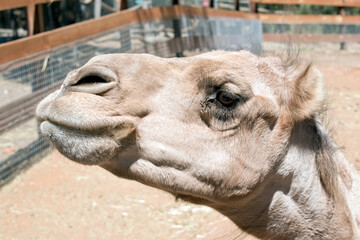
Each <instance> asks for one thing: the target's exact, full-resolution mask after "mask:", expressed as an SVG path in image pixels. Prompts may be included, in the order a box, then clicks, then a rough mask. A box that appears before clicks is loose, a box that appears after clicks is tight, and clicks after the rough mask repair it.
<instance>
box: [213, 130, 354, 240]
mask: <svg viewBox="0 0 360 240" xmlns="http://www.w3.org/2000/svg"><path fill="white" fill-rule="evenodd" d="M314 134H321V135H322V136H321V137H322V141H326V143H325V144H324V142H323V143H321V144H322V145H321V146H323V147H329V149H319V145H318V144H319V141H318V139H317V136H313V135H314ZM289 143H290V144H289V146H288V151H287V154H286V156H285V158H284V159H283V160H282V162H281V163H280V164H279V166H278V168H277V169H276V170H274V172H272V173H270V174H269V176H268V177H267V178H266V179H265V180H264V183H266V184H262V185H261V186H260V187H259V189H257V190H256V192H254V194H253V196H251V197H249V199H248V201H243V203H244V204H243V205H242V206H241V207H239V206H238V207H239V208H238V209H241V210H239V211H236V210H235V208H236V206H233V209H232V210H229V209H225V210H224V209H222V210H221V209H220V211H221V212H223V213H224V214H225V215H226V214H227V215H228V216H229V214H228V213H231V214H230V216H229V218H230V219H232V220H233V221H234V222H235V223H236V224H237V225H238V226H239V227H240V228H241V229H242V230H244V231H246V232H249V233H251V234H253V235H255V236H257V237H259V238H261V239H295V238H296V239H358V237H359V229H358V225H357V222H358V221H359V220H358V219H359V214H360V211H359V209H354V207H355V206H356V204H355V203H356V201H357V200H356V199H359V197H360V196H359V193H360V191H359V186H358V180H357V174H356V172H355V171H354V169H353V168H352V167H351V166H350V164H349V163H348V162H347V160H346V159H345V158H344V157H343V155H342V154H341V152H340V151H339V150H336V149H337V148H336V146H335V145H334V143H333V142H332V140H331V139H330V137H329V136H328V134H327V133H326V132H324V129H323V128H322V126H319V127H318V128H317V131H313V129H311V128H309V127H308V126H306V125H298V126H296V127H295V128H294V130H293V132H292V134H291V137H290V141H289ZM334 149H335V150H334ZM319 151H321V153H319ZM329 151H331V156H327V155H326V156H322V155H321V154H323V153H325V154H330V153H329ZM321 157H324V159H319V158H321ZM330 158H331V159H330ZM320 161H332V162H331V163H329V162H320ZM321 164H322V165H321ZM334 164H335V165H334ZM320 168H335V169H320ZM321 171H323V172H321ZM326 171H328V172H326ZM328 173H330V174H335V173H336V174H337V175H336V176H335V177H336V181H335V180H331V178H329V177H328V176H322V175H324V174H328ZM323 181H331V182H327V183H324V182H323ZM326 184H328V185H326ZM329 184H336V185H337V187H336V186H329ZM353 206H354V207H353ZM339 226H341V227H340V228H339Z"/></svg>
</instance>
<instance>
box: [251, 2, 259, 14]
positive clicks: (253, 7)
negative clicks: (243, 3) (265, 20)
mask: <svg viewBox="0 0 360 240" xmlns="http://www.w3.org/2000/svg"><path fill="white" fill-rule="evenodd" d="M250 9H251V12H252V13H258V4H257V3H254V2H250Z"/></svg>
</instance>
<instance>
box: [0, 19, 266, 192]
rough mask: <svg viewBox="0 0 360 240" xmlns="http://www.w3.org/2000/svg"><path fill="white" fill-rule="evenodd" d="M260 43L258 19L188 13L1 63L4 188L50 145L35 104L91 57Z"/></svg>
mask: <svg viewBox="0 0 360 240" xmlns="http://www.w3.org/2000/svg"><path fill="white" fill-rule="evenodd" d="M261 44H262V25H261V22H260V21H258V20H247V19H239V18H204V17H185V16H184V17H181V18H177V19H167V20H154V21H148V22H142V23H136V24H130V25H127V26H124V27H120V28H116V29H113V30H111V31H108V32H104V33H101V34H98V35H95V36H92V37H89V38H86V39H82V40H80V41H76V42H73V43H71V44H68V45H64V46H61V47H58V48H55V49H51V50H48V51H44V52H41V53H38V54H36V55H33V56H31V57H27V58H24V59H20V60H17V61H14V62H12V63H10V64H6V66H0V67H1V69H4V70H2V71H1V72H0V89H1V92H0V149H1V150H2V153H1V154H0V186H1V185H3V184H5V183H6V182H7V181H9V180H10V179H11V178H12V177H13V176H15V175H16V173H18V172H19V171H21V170H22V169H24V168H26V167H27V166H29V165H31V163H33V162H34V161H37V160H39V159H41V157H43V156H44V154H46V152H47V151H48V150H49V149H50V148H49V147H50V145H49V143H48V142H47V141H46V140H45V139H43V138H42V137H41V136H40V135H39V133H38V126H37V122H36V120H35V108H36V105H37V104H38V103H39V102H40V101H41V99H43V98H44V97H45V96H47V95H48V94H49V93H51V92H53V91H54V90H56V89H58V88H59V87H60V86H61V83H62V80H63V79H64V78H65V77H66V74H67V73H68V72H69V71H71V70H73V69H75V68H78V67H80V66H81V65H83V64H85V63H86V62H87V61H88V60H89V59H90V58H91V57H93V56H95V55H99V54H106V53H125V52H132V53H140V52H141V53H151V54H154V55H158V56H162V57H175V56H184V55H187V54H193V52H194V51H195V52H201V51H208V50H213V49H224V50H239V49H247V50H249V51H252V52H254V53H259V52H261V50H262V49H261V46H262V45H261Z"/></svg>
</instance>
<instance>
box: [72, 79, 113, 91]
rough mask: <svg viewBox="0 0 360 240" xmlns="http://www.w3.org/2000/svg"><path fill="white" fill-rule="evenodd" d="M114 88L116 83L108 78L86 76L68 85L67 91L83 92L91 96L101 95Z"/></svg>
mask: <svg viewBox="0 0 360 240" xmlns="http://www.w3.org/2000/svg"><path fill="white" fill-rule="evenodd" d="M115 86H116V82H115V81H113V80H112V79H111V78H110V77H102V76H101V77H100V76H97V75H87V76H84V77H82V78H80V79H79V80H78V81H76V82H74V83H73V84H71V85H68V87H67V89H68V90H69V91H71V92H85V93H91V94H103V93H104V92H107V91H109V90H110V89H112V88H113V87H115Z"/></svg>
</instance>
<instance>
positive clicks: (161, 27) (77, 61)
mask: <svg viewBox="0 0 360 240" xmlns="http://www.w3.org/2000/svg"><path fill="white" fill-rule="evenodd" d="M359 15H360V1H357V0H332V1H330V0H235V1H233V0H158V1H155V0H153V1H150V0H11V1H8V0H0V187H1V188H0V239H27V240H28V239H164V240H165V239H236V238H239V239H253V238H252V237H251V236H247V235H246V234H245V233H242V232H241V231H239V230H237V229H236V227H234V226H233V225H232V223H230V222H229V220H227V219H226V218H224V217H223V216H221V215H220V214H218V213H216V212H215V211H213V210H211V209H209V208H207V207H203V206H196V205H192V204H188V203H184V202H175V201H174V198H173V197H172V196H171V195H169V194H166V193H164V192H161V191H159V190H156V189H152V188H150V187H146V186H143V185H141V184H138V183H136V182H131V181H128V180H123V179H118V178H116V177H114V176H112V175H111V174H110V173H108V172H106V171H104V170H102V169H100V168H98V167H88V166H87V167H86V166H81V165H79V164H76V163H73V162H71V161H69V160H67V159H65V158H64V157H62V156H61V155H60V154H59V153H57V152H56V151H54V150H53V149H52V147H51V146H50V144H49V143H48V142H47V141H46V140H45V139H43V138H42V137H41V135H40V134H39V132H38V125H37V122H36V119H35V118H34V110H35V108H36V105H37V104H38V103H39V102H40V101H41V100H42V99H43V98H44V97H45V96H46V95H48V94H49V93H51V92H52V91H54V90H56V89H58V88H59V87H60V85H61V83H62V81H63V80H64V78H65V76H66V74H67V73H68V72H69V71H71V70H73V69H75V68H78V67H80V66H82V65H83V64H84V63H86V62H87V61H88V60H89V59H90V58H91V57H93V56H95V55H98V54H104V53H125V52H127V53H150V54H154V55H158V56H162V57H186V56H192V55H196V54H199V53H202V52H207V51H211V50H216V49H222V50H231V51H236V50H240V49H246V50H249V51H251V52H253V53H255V54H262V53H271V52H275V53H278V52H283V51H286V49H287V47H288V46H289V43H292V44H294V45H296V48H297V49H300V50H301V52H302V54H303V55H305V56H306V57H307V58H308V59H310V60H311V62H313V63H314V64H315V65H317V67H318V68H319V69H320V70H321V71H322V72H323V74H324V82H325V86H326V88H327V89H328V98H329V110H328V114H327V120H326V121H327V122H328V123H329V124H328V125H329V128H330V129H334V130H333V135H334V138H335V140H336V142H337V143H338V144H339V146H340V147H341V148H343V151H344V153H345V155H346V157H347V158H348V159H349V160H350V161H351V162H352V163H353V164H354V165H355V166H356V167H359V166H360V151H359V149H358V143H359V142H360V134H359V130H360V122H359V121H360V113H359V105H360V79H359V76H360V16H359Z"/></svg>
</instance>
